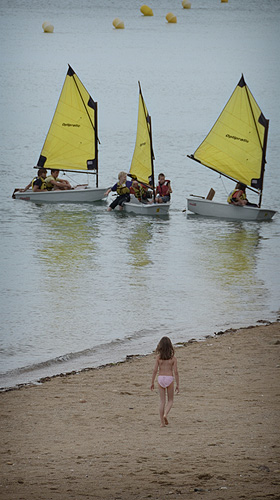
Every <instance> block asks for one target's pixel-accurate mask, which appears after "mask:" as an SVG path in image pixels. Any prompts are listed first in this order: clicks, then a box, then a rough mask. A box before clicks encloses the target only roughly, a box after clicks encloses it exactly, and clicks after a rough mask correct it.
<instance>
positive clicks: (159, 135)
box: [0, 0, 280, 387]
mask: <svg viewBox="0 0 280 500" xmlns="http://www.w3.org/2000/svg"><path fill="white" fill-rule="evenodd" d="M141 5H142V2H139V1H134V2H131V1H130V0H123V1H122V2H116V1H104V0H98V1H92V0H91V1H87V0H83V1H81V2H79V6H77V4H76V2H74V1H70V0H61V1H60V2H59V5H57V2H56V1H54V0H50V2H48V6H46V4H43V3H42V2H39V1H37V2H36V1H34V0H32V1H31V0H29V1H28V0H21V1H20V0H13V1H12V2H11V1H8V0H6V1H5V0H2V1H1V4H0V16H1V17H0V23H1V30H0V43H1V47H2V52H1V56H0V57H1V75H0V88H1V92H0V100H1V118H2V119H1V121H0V141H1V156H0V168H1V180H2V188H3V189H2V196H1V201H0V203H1V216H0V217H1V219H0V221H1V350H0V362H1V368H0V372H1V379H0V387H7V386H12V385H15V384H17V383H23V382H28V381H33V380H38V378H40V377H42V376H46V375H52V374H56V373H60V372H62V371H70V370H74V369H76V370H78V369H81V368H83V367H87V366H97V365H100V364H104V363H107V362H111V361H117V360H120V359H124V358H125V356H126V355H127V354H137V353H148V352H151V351H152V350H153V349H154V348H155V346H156V344H157V342H158V340H159V339H160V337H161V336H162V335H165V334H166V335H169V336H170V337H171V338H172V340H173V341H174V343H176V342H179V341H186V340H188V339H190V338H196V339H203V338H204V337H205V335H208V334H213V333H214V332H215V331H219V330H223V329H226V328H229V327H239V326H248V325H251V324H256V323H257V321H258V320H270V321H273V320H275V319H277V317H278V315H279V298H280V290H279V232H280V222H279V214H277V215H276V216H275V219H274V220H273V221H272V222H268V223H244V222H230V221H219V220H210V219H209V220H207V219H204V218H199V217H196V216H193V215H191V214H188V213H187V212H184V210H185V209H186V196H188V195H189V194H191V193H194V194H201V195H206V194H207V192H208V190H209V188H210V187H213V188H214V189H215V190H216V199H217V201H223V200H225V198H226V196H227V193H228V191H230V190H231V189H232V187H233V185H232V183H231V182H230V181H228V180H223V179H221V178H219V176H218V175H217V174H215V173H214V172H210V171H208V170H207V169H205V168H203V167H200V166H197V165H196V164H195V162H192V161H191V160H189V159H187V158H186V155H187V154H189V153H193V152H194V150H195V149H196V147H197V146H198V145H199V144H200V142H201V141H202V140H203V138H204V136H205V135H206V133H208V131H209V129H210V127H211V126H212V125H213V123H214V121H215V120H216V118H217V116H218V114H219V112H220V111H221V109H222V108H223V106H224V105H225V103H226V101H227V100H228V98H229V96H230V95H231V93H232V91H233V90H234V88H235V86H236V84H237V82H238V81H239V78H240V75H241V73H244V75H245V79H246V82H247V84H248V86H249V87H250V90H251V91H252V93H253V95H254V96H255V98H256V100H257V102H258V103H259V105H260V107H261V109H262V111H263V113H264V114H265V116H266V117H267V118H269V119H270V131H269V141H268V152H267V162H268V163H267V170H266V176H265V185H264V196H263V206H264V207H265V206H267V207H268V208H273V209H276V210H278V211H279V210H280V202H279V188H280V186H279V174H278V165H279V153H280V149H279V130H280V116H279V115H280V113H279V80H280V70H279V50H278V48H279V20H280V3H279V2H278V1H277V0H266V2H263V1H261V0H252V1H250V0H247V1H246V2H244V1H243V0H234V1H233V0H229V2H228V4H221V3H220V2H219V1H218V0H196V1H194V2H193V3H192V8H191V10H184V9H182V7H181V2H180V1H176V2H175V1H167V0H163V1H161V2H156V1H153V2H150V3H149V4H148V5H149V6H151V7H152V8H153V10H154V16H153V17H150V18H144V17H143V16H141V14H140V10H139V9H140V7H141ZM170 11H171V12H173V13H174V14H175V15H176V16H177V19H178V22H177V24H173V25H169V24H167V23H166V21H165V15H166V14H167V13H168V12H170ZM115 17H119V18H121V19H122V20H123V21H124V23H125V29H124V30H114V28H113V26H112V21H113V19H114V18H115ZM46 20H47V21H49V22H50V23H52V24H53V25H54V33H53V34H44V33H43V30H42V27H41V25H42V23H43V22H44V21H46ZM68 63H69V64H71V66H72V67H73V68H74V70H75V71H76V72H77V74H78V76H79V77H80V79H81V80H82V82H83V83H84V85H85V86H86V87H87V89H88V90H89V92H90V93H91V94H92V97H93V98H94V99H95V100H96V101H97V102H98V106H99V138H100V141H101V145H100V148H99V165H100V176H99V179H100V182H99V184H100V186H104V188H107V187H108V186H110V185H112V183H113V182H114V181H115V179H116V177H117V174H118V172H119V170H127V171H128V170H129V167H130V161H131V158H132V154H133V149H134V143H135V134H136V124H137V111H138V85H137V82H138V80H140V81H141V84H142V90H143V94H144V97H145V100H146V103H147V106H148V109H149V112H150V114H151V116H152V123H153V140H154V150H155V155H156V161H155V170H156V174H158V173H159V172H160V171H164V172H165V173H166V176H167V177H168V178H170V179H171V180H172V187H173V193H174V194H173V198H172V208H171V210H170V215H169V217H167V218H165V219H152V218H147V217H146V218H145V217H133V216H128V215H125V214H122V213H117V212H116V213H107V212H106V205H105V204H103V203H99V204H97V205H57V206H47V205H45V206H44V205H42V206H37V205H33V204H29V203H25V202H21V201H15V200H12V198H11V194H12V192H13V189H14V187H22V186H25V185H26V184H27V183H28V182H29V180H30V179H31V178H32V176H33V172H34V171H33V168H32V167H33V165H35V164H36V163H37V159H38V157H39V154H40V151H41V148H42V144H43V141H44V139H45V135H46V133H47V130H48V127H49V124H50V121H51V118H52V115H53V112H54V109H55V106H56V103H57V100H58V96H59V93H60V90H61V87H62V84H63V81H64V78H65V74H66V71H67V64H68ZM70 180H71V181H73V183H75V181H76V179H75V177H74V176H71V177H70ZM79 180H80V179H79ZM84 180H85V179H84V178H83V179H82V181H84ZM250 199H251V200H252V201H254V195H253V194H251V195H250Z"/></svg>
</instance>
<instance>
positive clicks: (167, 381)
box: [151, 337, 179, 427]
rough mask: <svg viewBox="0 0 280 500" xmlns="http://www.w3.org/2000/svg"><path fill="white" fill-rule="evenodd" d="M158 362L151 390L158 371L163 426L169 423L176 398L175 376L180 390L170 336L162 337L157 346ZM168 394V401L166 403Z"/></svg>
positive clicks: (177, 389) (177, 388) (177, 387)
mask: <svg viewBox="0 0 280 500" xmlns="http://www.w3.org/2000/svg"><path fill="white" fill-rule="evenodd" d="M156 354H157V357H156V362H155V367H154V371H153V375H152V383H151V390H153V389H154V382H155V378H156V375H157V373H158V388H159V396H160V405H159V416H160V422H161V425H160V426H161V427H165V426H166V425H168V420H167V415H168V413H169V412H170V410H171V408H172V405H173V399H174V376H175V381H176V389H175V391H176V392H177V393H178V392H179V373H178V368H177V359H176V357H175V356H174V347H173V345H172V342H171V340H170V338H169V337H162V339H161V340H160V341H159V343H158V345H157V348H156ZM166 395H167V403H166Z"/></svg>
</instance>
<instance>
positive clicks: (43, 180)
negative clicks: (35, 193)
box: [31, 177, 46, 190]
mask: <svg viewBox="0 0 280 500" xmlns="http://www.w3.org/2000/svg"><path fill="white" fill-rule="evenodd" d="M37 179H41V181H42V185H41V188H40V189H46V181H45V179H43V178H42V177H34V179H33V180H32V185H31V187H32V190H33V186H34V182H35V181H37Z"/></svg>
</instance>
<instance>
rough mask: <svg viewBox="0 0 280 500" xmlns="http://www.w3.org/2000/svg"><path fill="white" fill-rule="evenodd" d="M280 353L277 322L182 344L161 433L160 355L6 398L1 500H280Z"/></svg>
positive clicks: (62, 379)
mask: <svg viewBox="0 0 280 500" xmlns="http://www.w3.org/2000/svg"><path fill="white" fill-rule="evenodd" d="M209 333H211V332H209ZM158 340H159V339H158V338H157V339H155V345H156V343H157V342H158ZM279 354H280V323H273V324H269V325H267V324H261V325H260V326H257V327H251V328H245V329H240V330H236V331H233V330H232V331H227V332H225V333H223V334H221V335H215V336H214V337H210V338H207V340H206V341H204V342H193V343H192V342H189V343H186V344H185V345H182V346H178V347H177V348H176V356H177V358H178V367H179V375H180V394H179V395H176V396H175V401H174V406H173V408H172V410H171V413H170V415H169V425H168V426H166V427H164V428H160V421H159V415H158V406H159V397H158V393H157V390H155V391H154V392H151V391H150V383H151V375H152V370H153V365H154V355H148V356H143V357H141V356H139V357H137V356H135V357H131V358H129V359H128V360H127V361H126V362H124V363H120V364H116V365H111V366H106V367H102V368H100V369H92V370H88V371H84V372H82V373H79V374H70V375H67V376H61V377H55V378H52V379H50V380H46V381H45V382H44V383H42V384H41V385H37V386H27V387H22V388H20V389H17V390H12V391H8V392H3V393H1V394H0V398H1V435H0V436H1V471H2V472H1V481H0V485H1V486H0V498H1V499H3V500H10V499H15V500H31V499H35V500H40V499H44V500H51V499H65V500H66V499H76V500H77V499H79V498H81V499H108V500H109V499H110V500H112V499H123V500H130V499H141V500H142V499H153V500H155V499H160V500H164V499H169V498H170V499H176V500H178V499H188V500H189V499H190V500H192V499H196V498H204V499H206V500H219V499H223V500H224V499H225V500H227V499H230V500H236V499H246V500H253V499H254V500H255V499H256V500H259V499H279V498H280V439H279V428H280V412H279V410H280V404H279V401H280V383H279V382H280V359H279Z"/></svg>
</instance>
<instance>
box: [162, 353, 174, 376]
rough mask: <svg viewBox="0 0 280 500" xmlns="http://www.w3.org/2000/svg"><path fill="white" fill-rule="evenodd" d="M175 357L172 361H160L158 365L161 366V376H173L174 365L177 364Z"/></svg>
mask: <svg viewBox="0 0 280 500" xmlns="http://www.w3.org/2000/svg"><path fill="white" fill-rule="evenodd" d="M175 359H176V358H175V356H173V357H172V358H171V359H160V358H159V359H158V365H159V371H158V374H159V375H167V376H169V375H171V376H172V375H173V369H174V363H175Z"/></svg>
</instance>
